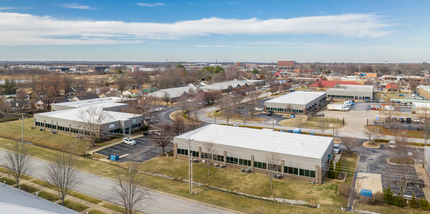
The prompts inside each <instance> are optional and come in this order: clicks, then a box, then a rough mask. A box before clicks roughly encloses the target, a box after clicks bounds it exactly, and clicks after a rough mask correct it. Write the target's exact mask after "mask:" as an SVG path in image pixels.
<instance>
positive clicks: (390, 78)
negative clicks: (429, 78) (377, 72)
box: [382, 76, 425, 82]
mask: <svg viewBox="0 0 430 214" xmlns="http://www.w3.org/2000/svg"><path fill="white" fill-rule="evenodd" d="M382 79H383V80H385V81H395V82H398V81H404V82H424V79H425V78H424V77H420V76H382Z"/></svg>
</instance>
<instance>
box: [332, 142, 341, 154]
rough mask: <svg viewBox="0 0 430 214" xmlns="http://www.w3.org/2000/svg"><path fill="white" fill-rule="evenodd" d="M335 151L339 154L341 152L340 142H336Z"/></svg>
mask: <svg viewBox="0 0 430 214" xmlns="http://www.w3.org/2000/svg"><path fill="white" fill-rule="evenodd" d="M333 151H334V153H336V154H339V153H340V145H339V144H334V149H333Z"/></svg>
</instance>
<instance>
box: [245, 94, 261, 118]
mask: <svg viewBox="0 0 430 214" xmlns="http://www.w3.org/2000/svg"><path fill="white" fill-rule="evenodd" d="M249 99H250V101H249V102H248V104H247V105H246V109H247V111H248V112H249V114H250V115H251V118H252V119H254V115H255V114H256V113H257V110H256V108H257V107H258V94H257V93H255V92H254V93H251V94H250V95H249Z"/></svg>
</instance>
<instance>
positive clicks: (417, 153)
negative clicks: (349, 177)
mask: <svg viewBox="0 0 430 214" xmlns="http://www.w3.org/2000/svg"><path fill="white" fill-rule="evenodd" d="M362 142H364V140H362ZM353 151H355V152H358V153H359V154H360V163H359V166H358V172H359V173H373V174H380V175H381V185H382V187H383V188H387V187H388V186H390V187H391V189H392V190H393V192H394V193H398V192H399V190H400V187H399V186H398V185H397V184H396V182H397V180H398V179H397V178H396V176H398V175H399V173H398V172H397V170H396V166H395V165H391V164H389V163H388V162H387V159H388V158H390V157H392V156H393V154H392V152H391V151H390V150H389V149H388V148H387V145H381V147H380V148H379V149H370V148H365V147H362V146H360V147H357V148H354V149H353ZM408 151H409V152H411V153H412V155H411V157H414V159H415V161H416V164H420V163H422V158H423V152H424V150H423V149H418V148H413V147H410V148H409V149H408ZM407 170H408V174H410V175H412V176H413V177H418V175H417V173H416V170H415V167H414V166H413V165H412V166H408V167H407ZM419 178H420V179H422V177H419ZM424 183H425V185H430V183H429V180H428V179H424ZM362 188H363V189H365V187H362ZM412 193H414V194H415V196H416V197H417V198H423V197H425V195H424V192H423V189H422V188H421V187H419V186H409V187H407V189H406V191H405V195H412Z"/></svg>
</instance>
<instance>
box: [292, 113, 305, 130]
mask: <svg viewBox="0 0 430 214" xmlns="http://www.w3.org/2000/svg"><path fill="white" fill-rule="evenodd" d="M292 120H293V125H294V126H295V127H297V128H302V127H303V126H304V125H305V122H306V119H305V118H304V117H302V116H300V115H299V116H297V117H296V118H293V119H292Z"/></svg>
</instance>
